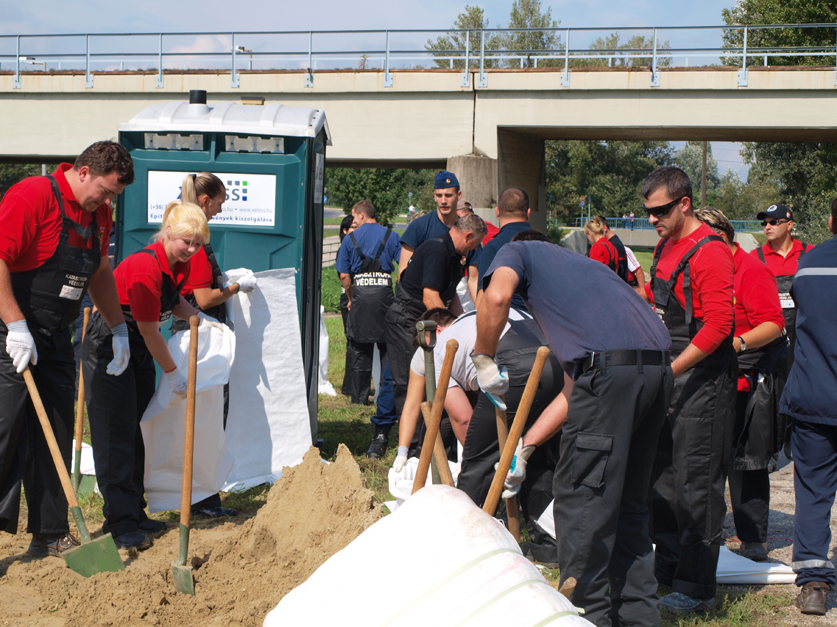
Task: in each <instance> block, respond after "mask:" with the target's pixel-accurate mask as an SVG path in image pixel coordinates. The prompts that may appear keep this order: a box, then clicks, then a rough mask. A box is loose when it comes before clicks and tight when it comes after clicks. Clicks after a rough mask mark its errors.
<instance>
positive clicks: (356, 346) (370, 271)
mask: <svg viewBox="0 0 837 627" xmlns="http://www.w3.org/2000/svg"><path fill="white" fill-rule="evenodd" d="M391 233H392V229H387V232H386V233H385V234H384V237H383V239H382V240H381V245H380V246H378V251H377V252H376V253H375V256H374V257H373V258H370V257H367V256H366V255H364V254H363V251H362V250H361V249H360V246H359V245H358V243H357V240H356V239H355V234H354V233H349V237H350V238H351V240H352V245H354V247H355V250H356V251H357V254H358V256H359V257H360V272H358V273H356V274H353V275H352V308H351V310H350V311H349V312H348V314H349V315H348V320H347V326H346V337H347V344H349V345H350V346H351V351H350V352H351V355H352V357H353V361H352V362H351V363H349V362H348V361H347V362H346V378H347V379H348V383H347V386H346V387H347V391H348V392H349V394H348V396H350V397H351V399H352V402H353V403H359V404H361V405H366V403H367V402H368V399H369V393H370V387H371V381H372V356H373V354H374V350H375V344H377V345H378V351H379V352H380V354H381V372H383V371H384V368H386V365H387V344H386V329H385V327H386V323H385V322H384V318H385V317H386V315H387V311H389V308H390V307H391V306H392V303H393V301H394V300H395V299H394V297H393V295H392V275H391V274H390V273H389V272H384V271H383V269H382V266H381V261H380V259H381V253H383V252H384V248H385V247H386V244H387V241H388V240H389V236H390V234H391ZM344 393H345V392H344Z"/></svg>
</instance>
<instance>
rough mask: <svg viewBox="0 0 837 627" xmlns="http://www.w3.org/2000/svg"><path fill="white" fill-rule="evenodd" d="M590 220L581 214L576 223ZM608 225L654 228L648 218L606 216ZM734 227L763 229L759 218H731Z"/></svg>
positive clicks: (739, 230)
mask: <svg viewBox="0 0 837 627" xmlns="http://www.w3.org/2000/svg"><path fill="white" fill-rule="evenodd" d="M589 220H590V218H588V217H587V216H581V217H578V218H576V219H575V225H576V226H577V227H580V228H582V229H583V228H584V225H586V224H587V222H588V221H589ZM606 220H607V225H608V226H609V227H610V228H611V229H630V230H637V231H638V230H644V229H653V228H654V227H653V226H652V225H651V223H650V222H649V221H648V218H637V217H634V218H631V217H625V218H606ZM730 223H731V224H732V228H734V229H735V232H736V233H756V232H761V231H762V226H761V222H760V221H758V220H730Z"/></svg>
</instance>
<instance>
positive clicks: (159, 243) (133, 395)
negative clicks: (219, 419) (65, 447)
mask: <svg viewBox="0 0 837 627" xmlns="http://www.w3.org/2000/svg"><path fill="white" fill-rule="evenodd" d="M154 240H155V241H154V243H152V244H151V245H150V246H147V247H146V248H143V249H142V250H140V251H138V252H136V253H134V254H133V255H130V256H129V257H127V258H126V259H125V260H124V261H122V263H120V264H119V266H117V268H116V270H115V271H114V277H115V278H116V288H117V291H118V294H119V302H120V304H121V305H122V312H123V314H124V316H125V321H126V322H127V325H128V336H129V342H130V348H131V358H130V362H129V364H128V367H127V368H126V370H125V371H124V372H123V373H122V374H121V375H119V376H111V375H107V374H106V369H107V365H108V364H109V363H110V361H111V360H112V359H113V349H112V346H111V330H110V328H108V326H107V324H106V323H105V321H104V319H103V318H102V317H101V316H100V315H99V313H98V312H96V313H94V314H93V317H92V319H91V321H90V324H89V325H88V328H87V335H86V337H85V339H84V344H83V347H82V360H83V367H84V383H85V388H86V392H87V399H88V402H87V411H88V417H89V420H90V436H91V440H92V443H93V457H94V461H95V464H96V479H97V481H98V484H99V490H100V491H101V493H102V497H103V498H104V507H103V512H104V516H105V522H104V525H103V526H102V530H103V532H104V533H111V534H112V535H113V539H114V541H115V542H116V545H117V546H118V547H120V548H135V549H139V550H142V549H147V548H148V547H150V546H151V539H150V538H149V537H148V535H147V534H153V533H158V532H160V531H163V530H164V529H165V528H166V525H165V523H162V522H159V521H155V520H151V519H150V518H148V517H147V516H146V514H145V499H144V497H143V495H144V488H143V468H144V465H145V449H144V447H143V442H142V433H141V431H140V429H139V421H140V418H142V414H143V412H144V411H145V408H146V407H147V406H148V403H149V402H150V401H151V397H152V396H153V394H154V389H155V381H156V372H155V369H154V363H155V362H156V363H158V364H159V365H160V368H162V370H163V372H164V373H165V375H166V377H167V378H168V381H169V384H170V385H171V388H172V390H173V391H174V392H175V393H176V394H179V395H181V396H185V394H186V373H185V372H181V371H180V370H179V369H178V368H177V366H176V365H175V363H174V360H173V359H172V356H171V353H169V349H168V345H167V344H166V340H165V339H164V338H163V336H162V334H161V333H160V326H161V325H162V323H164V322H166V321H167V320H168V319H169V317H171V315H172V314H174V315H175V316H177V317H178V318H182V319H188V318H189V317H190V316H193V315H195V314H197V313H198V310H197V309H195V308H194V307H192V306H191V305H190V304H189V303H187V302H186V301H185V300H184V299H183V297H182V296H181V295H180V290H181V289H182V288H183V285H184V284H185V283H186V280H187V279H188V277H189V260H190V259H191V258H192V256H193V255H194V254H195V253H196V252H197V251H198V250H200V248H201V246H202V245H203V244H204V243H205V242H208V241H209V227H208V226H207V224H206V217H205V216H204V213H203V211H201V208H200V207H198V206H196V205H193V204H191V203H184V202H180V201H175V202H172V203H169V205H168V207H166V211H165V214H164V216H163V224H162V226H161V228H160V231H159V232H158V233H157V235H156V236H155V237H154Z"/></svg>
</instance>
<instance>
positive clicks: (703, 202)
mask: <svg viewBox="0 0 837 627" xmlns="http://www.w3.org/2000/svg"><path fill="white" fill-rule="evenodd" d="M700 206H701V207H705V206H706V142H703V167H702V168H701V174H700Z"/></svg>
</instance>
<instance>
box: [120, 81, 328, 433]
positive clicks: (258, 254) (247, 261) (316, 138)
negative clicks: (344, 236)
mask: <svg viewBox="0 0 837 627" xmlns="http://www.w3.org/2000/svg"><path fill="white" fill-rule="evenodd" d="M247 101H248V102H255V103H259V104H240V103H237V102H218V103H215V104H213V105H211V106H210V105H208V104H207V99H206V92H205V91H202V90H193V91H191V92H190V94H189V102H186V101H185V100H184V101H176V102H161V103H159V104H155V105H152V106H150V107H148V108H147V109H145V110H144V111H141V112H140V113H138V114H137V115H136V116H135V117H134V118H133V119H131V121H130V122H127V123H125V124H121V125H120V126H119V142H120V143H121V144H122V145H123V146H125V148H127V149H128V152H129V153H130V154H131V157H132V159H133V161H134V172H135V175H136V181H135V183H134V184H133V185H130V186H128V187H127V188H126V189H125V191H124V192H123V193H122V196H121V197H120V199H119V202H118V204H117V215H116V229H117V253H116V254H117V261H121V260H122V259H124V258H125V257H127V256H128V255H130V254H132V253H134V252H136V251H138V250H139V249H141V248H143V247H145V246H147V245H148V244H149V240H150V238H151V236H152V235H154V233H156V232H157V230H158V229H159V228H160V223H161V222H162V217H163V210H164V209H165V207H166V205H167V204H168V203H169V202H171V201H172V200H176V199H177V198H179V197H180V185H181V183H182V181H183V178H184V177H185V176H186V175H187V174H195V173H197V172H204V171H206V172H212V173H213V174H215V175H216V176H218V177H219V178H220V179H221V180H222V181H223V183H224V185H225V187H226V189H227V198H226V201H225V202H224V204H223V207H222V213H221V214H220V215H218V216H216V217H215V218H214V219H213V220H212V221H211V222H210V224H209V226H210V230H211V242H212V249H213V250H214V252H215V256H216V258H217V260H218V263H219V265H220V266H221V269H222V270H228V269H232V268H241V267H246V268H249V269H251V270H252V271H253V272H261V271H265V270H274V269H280V268H291V269H293V270H294V271H295V272H296V295H297V304H298V314H299V327H300V331H301V336H302V360H303V366H304V370H305V383H306V393H307V404H308V413H309V419H310V423H311V435H312V438H313V439H314V440H316V434H317V378H318V364H319V328H320V268H321V257H322V245H323V244H322V240H323V176H324V173H325V149H326V146H330V145H331V135H330V132H329V128H328V122H327V121H326V116H325V113H324V112H323V111H322V110H321V109H307V108H302V107H286V106H284V105H282V104H278V103H269V104H263V102H264V101H263V100H261V99H248V100H247Z"/></svg>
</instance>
